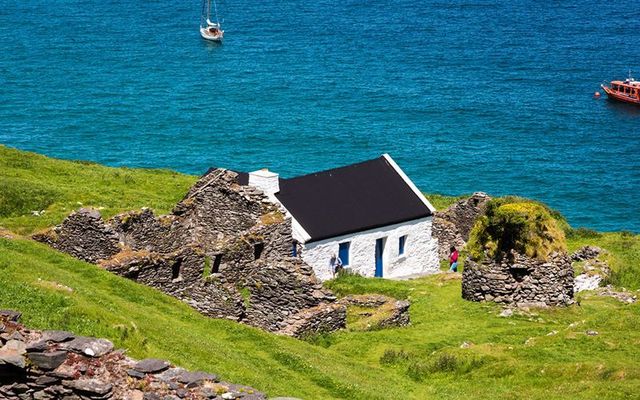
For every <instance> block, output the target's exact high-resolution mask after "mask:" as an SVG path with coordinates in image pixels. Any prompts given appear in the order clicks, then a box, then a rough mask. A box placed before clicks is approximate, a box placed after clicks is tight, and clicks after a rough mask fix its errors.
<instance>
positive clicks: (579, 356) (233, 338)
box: [0, 146, 640, 400]
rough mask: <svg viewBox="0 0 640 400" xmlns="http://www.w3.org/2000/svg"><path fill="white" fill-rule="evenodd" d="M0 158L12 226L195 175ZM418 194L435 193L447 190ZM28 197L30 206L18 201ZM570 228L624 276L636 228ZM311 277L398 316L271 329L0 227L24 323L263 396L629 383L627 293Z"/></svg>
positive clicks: (181, 184) (5, 286) (43, 221)
mask: <svg viewBox="0 0 640 400" xmlns="http://www.w3.org/2000/svg"><path fill="white" fill-rule="evenodd" d="M0 171H1V172H0V226H3V227H5V228H8V229H11V230H12V231H14V232H18V233H21V234H29V233H32V232H34V231H36V230H38V229H42V228H45V227H48V226H51V225H54V224H57V223H59V222H60V221H61V220H62V219H63V218H64V217H65V216H66V215H67V214H68V213H69V212H71V211H72V210H73V209H77V208H79V207H80V206H81V205H80V204H79V203H82V204H83V205H85V206H89V205H90V206H94V207H102V208H103V210H102V212H103V214H104V215H106V216H110V215H113V214H115V213H118V212H121V211H126V210H129V209H136V208H140V207H142V206H149V207H151V208H153V209H154V210H155V211H156V212H158V213H164V212H167V211H169V210H170V209H171V208H172V207H173V205H174V204H175V202H176V201H178V200H179V199H180V198H181V197H182V196H183V195H184V193H185V192H186V191H187V189H188V187H189V186H190V185H191V184H192V183H193V182H194V181H195V179H196V177H193V176H187V175H181V174H177V173H174V172H170V171H157V170H140V169H116V168H107V167H102V166H99V165H96V164H91V163H82V162H71V161H61V160H54V159H49V158H46V157H42V156H39V155H35V154H32V153H25V152H20V151H17V150H13V149H9V148H6V147H2V146H0ZM427 196H428V198H429V199H430V200H431V201H432V203H434V205H435V206H436V208H438V209H444V208H446V207H447V206H448V205H450V204H452V203H453V202H455V201H456V200H458V198H457V197H450V196H441V195H427ZM43 209H44V210H45V213H44V214H43V215H42V216H40V217H38V216H34V215H32V214H31V211H34V210H43ZM586 244H592V245H598V246H601V247H604V248H606V249H607V250H609V252H610V254H609V255H608V256H606V260H607V261H608V262H609V263H610V265H611V267H612V269H613V277H612V282H614V283H616V284H617V285H621V286H624V287H627V288H630V289H638V288H640V278H639V277H640V237H639V236H638V235H631V234H626V233H606V234H599V233H597V232H595V233H594V232H592V231H588V230H576V231H573V230H571V231H569V233H568V235H567V245H568V247H569V250H570V251H573V250H575V249H577V248H578V247H579V246H582V245H586ZM444 268H445V269H446V268H447V266H444ZM208 278H210V277H203V279H208ZM327 286H329V287H331V288H332V289H334V290H335V291H336V293H338V294H339V295H348V294H365V293H381V294H386V295H389V296H393V297H396V298H400V299H409V300H410V301H411V303H412V305H411V310H410V312H411V320H412V325H411V326H409V327H404V328H396V329H383V330H373V331H362V330H357V329H356V330H345V331H341V332H337V333H333V334H324V335H317V336H313V337H309V338H307V340H305V341H301V340H295V339H291V338H286V337H280V336H275V335H273V334H269V333H266V332H263V331H260V330H258V329H254V328H251V327H247V326H244V325H240V324H236V323H233V322H231V321H226V320H215V319H209V318H206V317H203V316H202V315H200V314H198V313H197V312H195V311H194V310H193V309H191V308H190V307H188V306H187V305H185V304H184V303H182V302H180V301H178V300H176V299H174V298H172V297H169V296H166V295H164V294H162V293H160V292H158V291H156V290H154V289H151V288H148V287H145V286H141V285H138V284H136V283H134V282H132V281H129V280H126V279H124V278H121V277H118V276H115V275H113V274H110V273H108V272H106V271H103V270H101V269H100V268H98V267H96V266H93V265H90V264H87V263H84V262H81V261H78V260H75V259H73V258H71V257H69V256H67V255H64V254H61V253H58V252H56V251H54V250H52V249H50V248H48V247H46V246H44V245H42V244H38V243H34V242H32V241H27V240H20V239H16V240H5V239H0V308H12V309H17V310H20V311H22V312H23V313H24V322H25V323H26V324H27V325H29V326H31V327H34V328H39V329H65V330H71V331H74V332H76V333H78V334H84V335H91V336H99V337H106V338H109V339H111V340H113V341H114V343H115V344H116V345H117V346H119V347H124V348H126V349H128V351H129V354H130V355H131V356H133V357H136V358H143V357H160V358H166V359H169V360H171V361H172V362H174V363H176V364H178V365H180V366H183V367H186V368H191V369H200V370H205V371H209V372H214V373H218V374H220V375H221V376H222V377H223V378H224V379H226V380H229V381H232V382H237V383H242V384H247V385H251V386H254V387H256V388H257V389H260V390H263V391H266V392H267V393H268V394H269V395H271V396H296V397H300V398H304V399H334V398H345V399H447V400H448V399H468V398H474V399H523V398H526V399H544V400H551V399H571V398H575V399H586V398H588V399H595V398H597V399H620V398H634V397H635V398H637V397H638V395H637V394H638V393H640V365H639V364H638V362H637V360H638V359H640V304H632V305H626V304H622V303H619V302H617V301H615V300H613V299H609V298H603V297H597V296H593V295H590V294H588V293H587V294H581V295H580V306H577V305H576V306H572V307H569V308H560V309H549V310H541V311H535V312H533V313H531V314H527V315H514V316H513V317H511V318H501V317H499V316H498V314H499V312H500V308H499V307H498V306H497V305H495V304H484V303H472V302H467V301H464V300H462V299H461V297H460V280H459V279H456V276H454V275H452V274H441V275H437V276H431V277H427V278H422V279H417V280H411V281H386V280H380V279H364V278H361V277H357V276H350V275H344V276H341V277H339V278H338V279H337V280H335V281H332V282H329V283H328V284H327ZM587 330H595V331H598V332H599V335H597V336H588V335H586V334H585V332H586V331H587ZM553 332H556V333H555V334H552V335H548V334H549V333H553ZM465 342H466V343H468V344H469V345H468V346H465V347H467V348H461V345H462V344H463V343H465Z"/></svg>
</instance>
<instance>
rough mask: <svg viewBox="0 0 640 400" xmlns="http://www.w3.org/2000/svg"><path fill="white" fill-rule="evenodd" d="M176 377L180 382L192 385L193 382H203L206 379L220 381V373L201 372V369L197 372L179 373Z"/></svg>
mask: <svg viewBox="0 0 640 400" xmlns="http://www.w3.org/2000/svg"><path fill="white" fill-rule="evenodd" d="M176 379H177V380H178V382H180V383H184V384H186V385H190V384H192V383H201V382H204V381H212V382H219V381H220V378H218V375H215V374H209V373H206V372H200V371H196V372H190V371H184V372H183V373H181V374H179V375H177V376H176Z"/></svg>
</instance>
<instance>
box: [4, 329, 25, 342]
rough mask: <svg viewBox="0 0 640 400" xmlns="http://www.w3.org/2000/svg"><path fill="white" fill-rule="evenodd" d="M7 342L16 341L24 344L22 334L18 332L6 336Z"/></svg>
mask: <svg viewBox="0 0 640 400" xmlns="http://www.w3.org/2000/svg"><path fill="white" fill-rule="evenodd" d="M7 340H18V341H20V342H24V340H25V339H24V336H23V335H22V333H20V332H18V331H14V332H13V333H12V334H10V335H9V336H7Z"/></svg>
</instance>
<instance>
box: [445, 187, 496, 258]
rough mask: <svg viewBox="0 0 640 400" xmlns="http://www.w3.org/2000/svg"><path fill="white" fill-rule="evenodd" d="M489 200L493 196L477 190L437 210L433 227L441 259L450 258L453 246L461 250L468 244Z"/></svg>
mask: <svg viewBox="0 0 640 400" xmlns="http://www.w3.org/2000/svg"><path fill="white" fill-rule="evenodd" d="M489 200H491V197H489V196H488V195H487V194H486V193H482V192H476V193H474V194H473V195H472V196H471V197H468V198H466V199H462V200H459V201H457V202H456V203H455V204H454V205H452V206H451V207H449V208H447V209H446V210H444V211H438V212H436V214H435V216H434V218H433V228H432V229H433V236H434V237H435V238H436V239H438V255H439V256H440V258H441V259H443V260H446V259H447V258H449V249H450V248H451V246H455V247H456V248H457V249H458V250H461V249H462V248H463V247H464V246H465V245H466V244H467V241H468V240H469V233H471V229H472V228H473V225H474V224H475V221H476V219H477V218H478V217H479V216H480V215H482V214H484V212H485V209H486V204H487V202H488V201H489Z"/></svg>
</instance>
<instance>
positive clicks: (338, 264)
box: [329, 253, 342, 278]
mask: <svg viewBox="0 0 640 400" xmlns="http://www.w3.org/2000/svg"><path fill="white" fill-rule="evenodd" d="M329 265H330V267H331V275H332V276H333V277H334V278H335V277H336V274H337V273H338V272H340V270H341V269H342V260H341V259H340V257H338V256H337V255H336V253H333V254H332V255H331V259H330V260H329Z"/></svg>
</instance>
